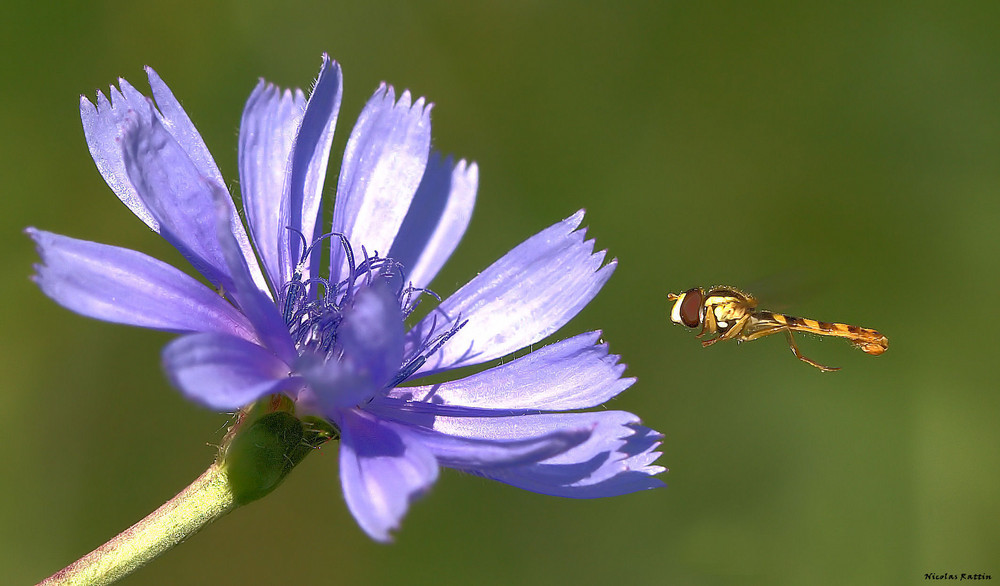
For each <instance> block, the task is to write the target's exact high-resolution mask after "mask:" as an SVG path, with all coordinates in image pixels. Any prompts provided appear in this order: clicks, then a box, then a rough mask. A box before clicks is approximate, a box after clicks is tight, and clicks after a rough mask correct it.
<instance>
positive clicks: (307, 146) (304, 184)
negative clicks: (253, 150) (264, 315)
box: [278, 54, 343, 283]
mask: <svg viewBox="0 0 1000 586" xmlns="http://www.w3.org/2000/svg"><path fill="white" fill-rule="evenodd" d="M342 87H343V79H342V77H341V73H340V65H338V64H337V63H336V62H331V61H330V58H329V57H328V56H327V55H326V54H324V55H323V64H322V66H321V67H320V70H319V78H318V79H317V80H316V84H315V85H314V86H313V91H312V95H310V96H309V103H308V104H306V111H305V114H304V116H303V117H302V125H301V126H300V127H299V132H298V135H297V136H296V137H295V144H294V145H293V147H292V153H291V159H290V161H289V167H288V176H287V181H286V183H285V185H284V188H285V190H284V195H283V202H282V206H281V208H279V210H280V213H281V214H280V218H279V225H278V230H279V232H278V247H279V250H281V251H284V252H283V253H282V254H281V256H280V257H279V260H281V261H283V263H284V264H283V265H282V266H281V271H282V274H281V276H282V277H283V280H282V281H281V282H282V283H286V282H288V281H289V280H290V279H291V277H292V273H293V272H294V270H295V268H296V265H298V264H299V261H300V259H299V257H300V256H301V255H302V254H303V253H304V251H303V250H302V246H301V238H302V237H305V238H306V240H307V242H306V244H307V245H308V244H310V243H311V242H312V241H313V240H314V239H316V238H318V237H319V236H320V234H319V233H318V232H317V228H318V226H317V221H318V220H319V216H320V208H321V203H322V196H323V182H324V180H325V179H326V166H327V162H328V161H329V158H330V145H331V144H332V143H333V131H334V129H335V128H336V126H337V113H338V112H340V97H341V88H342ZM286 227H291V228H293V229H295V230H298V231H299V233H300V234H301V236H300V235H297V234H294V233H292V232H291V231H289V230H286V229H284V228H286ZM315 252H316V254H315V257H314V259H315V260H314V263H313V264H316V265H318V261H319V256H320V255H319V252H320V249H319V248H318V247H317V249H316V251H315ZM309 268H310V267H309V266H308V263H307V264H306V265H305V266H304V267H303V269H304V270H303V271H302V273H303V274H302V279H303V281H306V280H308V277H309V273H310V270H309Z"/></svg>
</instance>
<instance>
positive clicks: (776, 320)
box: [754, 311, 889, 356]
mask: <svg viewBox="0 0 1000 586" xmlns="http://www.w3.org/2000/svg"><path fill="white" fill-rule="evenodd" d="M754 317H755V318H757V321H758V322H760V323H767V322H771V323H773V324H777V325H782V326H785V327H787V328H788V329H790V330H794V331H797V332H807V333H810V334H818V335H820V336H836V337H838V338H846V339H847V341H849V342H850V343H851V344H853V345H854V346H856V347H857V348H860V349H861V350H863V351H865V352H867V353H868V354H872V355H875V356H878V355H879V354H881V353H883V352H885V351H886V350H887V349H888V348H889V339H888V338H886V337H885V336H883V335H882V334H880V333H878V332H877V331H875V330H870V329H868V328H862V327H860V326H852V325H848V324H841V323H836V322H826V321H816V320H814V319H808V318H804V317H794V316H791V315H784V314H781V313H774V312H772V311H757V312H755V313H754Z"/></svg>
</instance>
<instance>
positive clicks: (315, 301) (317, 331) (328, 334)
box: [279, 233, 465, 388]
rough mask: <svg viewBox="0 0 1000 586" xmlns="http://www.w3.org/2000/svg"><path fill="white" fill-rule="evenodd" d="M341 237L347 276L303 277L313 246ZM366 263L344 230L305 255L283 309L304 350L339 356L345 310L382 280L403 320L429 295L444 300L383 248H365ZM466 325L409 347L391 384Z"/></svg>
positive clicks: (294, 337) (406, 375) (282, 298)
mask: <svg viewBox="0 0 1000 586" xmlns="http://www.w3.org/2000/svg"><path fill="white" fill-rule="evenodd" d="M330 237H337V238H339V239H340V243H341V246H343V249H344V256H345V262H346V264H347V269H348V270H347V275H346V277H344V278H343V279H342V280H340V281H339V282H331V281H330V279H326V278H323V277H312V278H309V279H305V280H303V273H304V272H305V267H306V266H307V264H306V263H308V262H309V261H310V259H311V258H312V252H313V249H314V248H315V247H316V245H317V244H319V243H320V242H322V241H323V240H325V239H326V238H330ZM361 253H362V258H363V260H362V262H360V263H357V262H356V257H355V255H354V250H353V248H352V247H351V244H350V242H349V241H348V240H347V237H346V236H344V235H343V234H337V233H333V234H327V235H325V236H322V237H320V238H319V239H317V240H316V241H315V242H313V243H312V244H311V245H310V246H309V247H308V248H307V249H306V250H305V252H304V253H303V254H302V261H301V262H299V264H298V266H297V267H296V269H295V272H294V273H293V274H292V278H291V280H289V281H288V282H287V283H285V284H284V286H283V287H282V288H281V294H280V297H279V307H280V309H281V314H282V318H283V319H284V321H285V325H286V326H288V332H289V333H290V334H291V336H292V340H293V342H294V343H295V347H296V348H297V349H298V350H299V353H304V352H311V353H314V354H318V355H320V356H325V357H326V359H327V360H330V359H334V358H335V357H336V354H337V332H338V329H339V328H340V324H341V323H342V322H343V319H344V310H345V309H346V308H348V307H350V306H351V304H352V302H353V300H354V297H355V296H356V295H357V293H358V291H359V290H361V288H363V287H370V286H372V285H373V284H375V283H376V282H378V281H381V282H382V283H384V284H385V285H387V286H388V287H389V290H390V291H393V292H394V294H395V297H396V301H397V302H398V303H399V309H400V314H401V316H402V319H404V320H405V319H406V318H407V317H408V316H409V315H410V314H411V313H413V310H414V309H416V308H417V306H418V305H420V302H421V299H420V296H421V295H422V294H424V293H426V294H428V295H430V296H431V297H433V298H434V299H436V300H438V301H440V300H441V299H440V297H438V296H437V295H436V294H435V293H434V292H433V291H431V290H430V289H422V288H419V287H414V286H413V284H412V283H409V282H407V280H406V274H405V271H404V267H403V265H402V263H400V262H398V261H396V260H395V259H393V258H391V257H380V256H379V255H378V252H375V253H374V254H373V255H372V256H369V255H368V251H367V250H365V247H364V246H362V247H361ZM464 325H465V322H463V321H461V320H460V319H459V320H456V321H455V325H454V326H452V327H451V328H450V329H449V330H447V331H445V332H444V333H443V334H440V335H438V336H436V337H434V338H432V339H428V340H420V341H418V342H416V343H415V344H414V347H412V348H408V349H407V355H406V356H404V359H403V363H402V364H401V365H400V367H399V370H398V371H397V373H396V375H395V376H394V377H393V378H392V380H391V381H390V383H389V384H388V385H387V388H391V387H394V386H396V385H398V384H400V383H402V382H403V381H405V380H406V379H407V378H409V377H410V376H412V375H413V374H414V373H415V372H416V371H417V370H418V369H419V368H420V367H421V366H422V365H423V364H424V362H425V361H426V360H427V358H428V357H429V356H431V355H432V354H433V353H434V352H436V351H437V350H439V349H440V348H441V347H442V346H443V345H444V343H445V342H446V341H448V339H449V338H451V337H452V336H453V335H455V333H456V332H457V331H458V330H459V329H460V328H461V327H462V326H464Z"/></svg>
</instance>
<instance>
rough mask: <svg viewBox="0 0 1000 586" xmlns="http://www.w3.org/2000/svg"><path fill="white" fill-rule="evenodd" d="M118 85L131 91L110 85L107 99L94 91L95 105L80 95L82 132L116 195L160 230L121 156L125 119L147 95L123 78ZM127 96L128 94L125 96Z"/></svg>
mask: <svg viewBox="0 0 1000 586" xmlns="http://www.w3.org/2000/svg"><path fill="white" fill-rule="evenodd" d="M118 81H119V84H120V85H121V86H122V88H127V89H129V90H131V91H129V92H126V94H125V95H122V93H121V92H119V91H118V89H117V88H115V87H114V86H112V87H111V89H110V91H109V93H110V95H111V100H108V98H106V97H105V96H104V94H103V93H102V92H97V106H96V107H95V106H94V105H93V104H91V103H90V100H88V99H87V98H86V97H85V96H80V118H81V120H82V121H83V134H84V136H85V137H86V139H87V146H88V147H89V148H90V155H91V156H92V157H93V158H94V163H95V164H96V165H97V170H98V171H100V173H101V176H103V177H104V180H105V181H106V182H107V183H108V186H109V187H110V188H111V190H112V191H114V192H115V195H117V196H118V199H120V200H122V203H124V204H125V205H126V206H128V209H130V210H132V213H134V214H135V215H136V216H138V218H139V219H140V220H142V221H143V222H145V223H146V225H147V226H149V227H150V228H152V229H153V231H154V232H159V231H160V225H159V223H158V222H157V221H156V219H155V218H153V214H151V213H150V212H149V210H148V209H146V204H144V203H143V202H142V199H141V198H140V197H139V194H138V193H136V191H135V187H133V185H132V182H131V181H129V178H128V174H127V173H125V161H124V160H123V159H122V144H121V143H122V136H123V134H124V131H125V127H126V124H125V122H126V120H127V118H128V117H129V116H130V115H134V114H132V112H133V110H135V109H140V110H141V109H146V108H149V105H148V101H147V98H146V97H145V96H143V95H142V94H140V93H139V92H137V91H135V90H134V89H133V88H132V86H130V85H129V84H128V82H127V81H125V80H124V79H119V80H118ZM126 96H129V97H126Z"/></svg>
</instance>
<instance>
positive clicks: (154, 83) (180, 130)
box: [146, 67, 225, 186]
mask: <svg viewBox="0 0 1000 586" xmlns="http://www.w3.org/2000/svg"><path fill="white" fill-rule="evenodd" d="M146 75H147V77H148V78H149V87H150V89H151V90H153V98H154V99H155V100H156V107H157V109H158V110H159V111H160V114H161V116H160V122H161V123H162V124H163V126H164V128H166V129H167V132H169V133H170V135H171V136H172V137H173V138H174V140H176V141H177V143H178V144H179V145H181V148H182V149H183V150H184V152H185V153H187V156H188V157H189V158H190V159H191V161H192V162H193V163H194V165H195V166H196V167H197V168H198V171H199V172H200V173H201V174H202V175H204V176H205V177H208V178H209V179H211V180H212V181H214V182H215V183H217V184H218V185H222V186H224V185H225V181H223V179H222V173H220V172H219V167H218V165H216V164H215V159H213V158H212V153H211V152H209V150H208V147H207V146H206V145H205V141H204V140H202V138H201V134H199V133H198V129H197V128H195V127H194V124H193V123H192V122H191V119H190V118H188V115H187V112H185V111H184V108H183V107H181V104H180V102H178V101H177V98H175V97H174V94H173V92H171V91H170V88H169V87H167V84H165V83H163V80H162V79H160V76H159V75H158V74H157V73H156V72H155V71H153V68H152V67H146Z"/></svg>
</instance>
